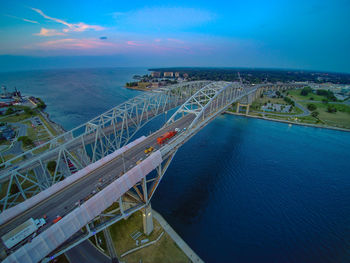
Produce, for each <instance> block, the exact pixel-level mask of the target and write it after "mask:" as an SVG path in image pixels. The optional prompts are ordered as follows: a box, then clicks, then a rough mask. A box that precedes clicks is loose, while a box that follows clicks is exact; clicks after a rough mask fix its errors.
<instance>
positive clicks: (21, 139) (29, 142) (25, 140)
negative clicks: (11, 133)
mask: <svg viewBox="0 0 350 263" xmlns="http://www.w3.org/2000/svg"><path fill="white" fill-rule="evenodd" d="M18 141H19V142H23V145H24V146H34V142H33V141H32V139H30V138H29V137H28V136H21V137H19V138H18Z"/></svg>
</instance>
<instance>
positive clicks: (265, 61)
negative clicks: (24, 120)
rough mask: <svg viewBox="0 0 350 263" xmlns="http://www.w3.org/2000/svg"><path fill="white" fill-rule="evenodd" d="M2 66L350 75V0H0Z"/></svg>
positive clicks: (8, 68) (0, 64) (0, 66)
mask: <svg viewBox="0 0 350 263" xmlns="http://www.w3.org/2000/svg"><path fill="white" fill-rule="evenodd" d="M0 35H1V38H0V70H1V71H8V70H19V69H35V68H55V67H95V66H96V67H103V66H106V67H109V66H118V67H172V66H185V67H188V66H201V67H250V68H289V69H309V70H322V71H335V72H347V73H350V48H349V47H350V1H349V0H317V1H316V0H307V1H305V0H293V1H286V0H271V1H269V0H264V1H256V0H245V1H236V0H231V1H220V0H217V1H207V0H202V1H193V0H186V1H185V0H178V1H165V0H163V1H138V0H134V1H115V0H114V1H105V0H99V1H89V0H86V1H72V0H69V1H66V0H60V1H56V0H52V1H44V0H37V1H34V0H33V1H30V0H28V1H18V0H11V1H4V0H1V1H0Z"/></svg>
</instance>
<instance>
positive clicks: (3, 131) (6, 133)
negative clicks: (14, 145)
mask: <svg viewBox="0 0 350 263" xmlns="http://www.w3.org/2000/svg"><path fill="white" fill-rule="evenodd" d="M15 136H16V133H15V131H14V130H13V129H12V128H10V127H9V126H7V125H4V126H1V127H0V138H2V139H5V140H7V141H10V140H11V139H13V138H14V137H15Z"/></svg>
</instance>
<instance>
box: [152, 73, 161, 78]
mask: <svg viewBox="0 0 350 263" xmlns="http://www.w3.org/2000/svg"><path fill="white" fill-rule="evenodd" d="M151 76H152V77H153V78H160V72H158V71H153V72H151Z"/></svg>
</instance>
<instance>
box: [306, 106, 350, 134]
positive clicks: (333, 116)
mask: <svg viewBox="0 0 350 263" xmlns="http://www.w3.org/2000/svg"><path fill="white" fill-rule="evenodd" d="M300 104H302V105H304V106H306V105H307V103H305V102H301V103H300ZM314 104H315V105H316V107H317V109H316V111H317V112H319V116H318V118H319V119H320V120H321V121H323V122H324V123H325V124H326V125H329V126H335V127H340V128H347V129H350V106H349V105H344V104H326V103H314ZM328 106H332V107H335V108H336V109H337V112H335V113H329V112H327V108H328Z"/></svg>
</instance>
